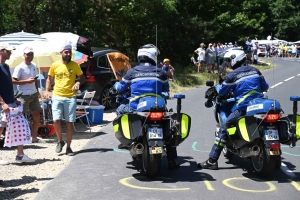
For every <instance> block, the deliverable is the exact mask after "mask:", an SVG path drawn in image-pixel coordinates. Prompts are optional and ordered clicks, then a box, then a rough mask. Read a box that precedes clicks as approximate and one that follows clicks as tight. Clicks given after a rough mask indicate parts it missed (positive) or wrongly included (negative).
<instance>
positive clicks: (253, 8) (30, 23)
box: [0, 0, 300, 70]
mask: <svg viewBox="0 0 300 200" xmlns="http://www.w3.org/2000/svg"><path fill="white" fill-rule="evenodd" d="M297 2H298V1H297V0H243V1H241V0H205V1H204V0H201V1H199V0H151V1H148V0H147V1H146V0H84V1H82V0H73V1H66V0H1V1H0V35H3V34H6V33H12V32H19V31H21V30H24V31H26V32H32V33H36V34H41V33H44V32H52V31H65V32H73V33H77V34H79V35H82V36H85V37H87V38H89V39H90V40H91V42H92V45H93V46H98V47H107V48H114V49H118V50H120V51H122V52H124V53H125V54H126V55H128V56H129V57H130V58H131V60H132V61H133V62H136V61H137V58H136V53H137V50H138V48H139V47H140V46H141V45H143V44H147V43H152V44H157V46H158V48H159V50H160V52H161V55H160V56H159V61H161V60H163V59H164V58H169V59H171V62H172V64H173V65H174V66H175V67H176V69H177V70H178V68H180V67H181V66H187V65H188V64H189V61H190V56H192V55H195V54H194V50H195V49H196V48H197V47H198V46H199V44H200V43H201V42H204V43H205V44H206V45H207V44H208V43H210V42H217V41H221V42H223V43H225V42H234V41H238V42H239V44H241V45H243V44H244V41H245V38H246V36H248V35H249V36H251V37H252V38H255V37H257V38H259V39H266V37H267V36H268V35H270V34H271V33H272V34H273V35H275V36H276V37H279V38H283V39H286V40H290V41H295V40H298V38H297V37H298V33H299V31H300V30H299V29H300V27H298V26H297V24H299V21H300V14H299V13H300V12H299V9H300V4H298V3H297Z"/></svg>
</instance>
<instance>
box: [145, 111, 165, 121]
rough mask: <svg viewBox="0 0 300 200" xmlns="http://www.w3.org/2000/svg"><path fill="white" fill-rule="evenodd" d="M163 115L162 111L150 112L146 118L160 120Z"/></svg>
mask: <svg viewBox="0 0 300 200" xmlns="http://www.w3.org/2000/svg"><path fill="white" fill-rule="evenodd" d="M163 117H164V113H163V112H150V114H149V116H148V119H149V120H153V121H154V120H161V119H162V118H163Z"/></svg>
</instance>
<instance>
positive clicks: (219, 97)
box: [216, 96, 223, 104]
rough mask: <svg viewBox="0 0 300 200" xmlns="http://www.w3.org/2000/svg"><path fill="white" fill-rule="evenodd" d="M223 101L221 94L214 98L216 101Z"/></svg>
mask: <svg viewBox="0 0 300 200" xmlns="http://www.w3.org/2000/svg"><path fill="white" fill-rule="evenodd" d="M222 101H223V97H222V96H217V98H216V103H218V104H219V103H221V102H222Z"/></svg>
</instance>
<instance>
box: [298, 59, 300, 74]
mask: <svg viewBox="0 0 300 200" xmlns="http://www.w3.org/2000/svg"><path fill="white" fill-rule="evenodd" d="M299 61H300V60H299ZM297 76H300V74H297Z"/></svg>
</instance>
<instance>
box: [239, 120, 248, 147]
mask: <svg viewBox="0 0 300 200" xmlns="http://www.w3.org/2000/svg"><path fill="white" fill-rule="evenodd" d="M239 128H240V132H241V134H242V136H243V139H244V140H245V141H247V142H250V139H249V135H248V131H247V126H246V120H245V118H242V119H240V120H239Z"/></svg>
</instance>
